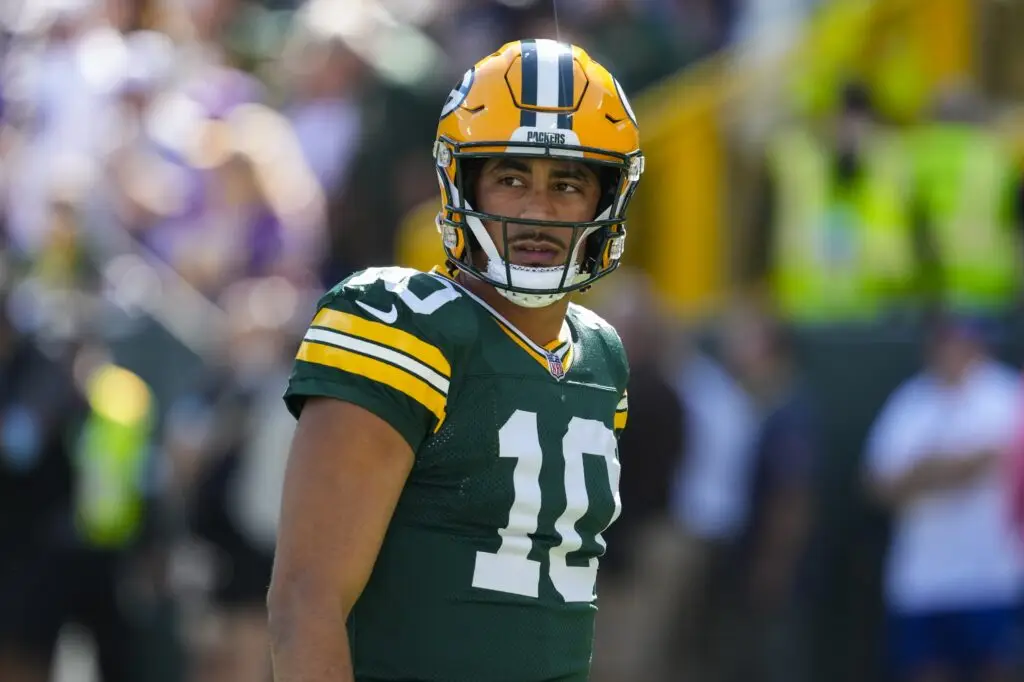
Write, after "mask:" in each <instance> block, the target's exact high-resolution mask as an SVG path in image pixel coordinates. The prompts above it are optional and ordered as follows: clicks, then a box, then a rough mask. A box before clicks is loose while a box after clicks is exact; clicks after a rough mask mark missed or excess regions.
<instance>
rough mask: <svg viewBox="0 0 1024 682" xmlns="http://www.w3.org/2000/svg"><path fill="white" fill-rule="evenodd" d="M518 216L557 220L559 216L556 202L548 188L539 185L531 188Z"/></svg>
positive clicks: (527, 218)
mask: <svg viewBox="0 0 1024 682" xmlns="http://www.w3.org/2000/svg"><path fill="white" fill-rule="evenodd" d="M538 184H539V183H538ZM517 217H519V218H524V219H526V220H555V219H556V218H557V214H556V209H555V202H554V201H553V200H552V197H551V193H550V192H548V190H547V188H546V187H542V186H538V185H535V186H534V187H533V188H531V190H530V191H529V192H527V193H526V196H524V197H523V203H522V204H521V205H520V210H519V215H518V216H517Z"/></svg>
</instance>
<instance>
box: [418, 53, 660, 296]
mask: <svg viewBox="0 0 1024 682" xmlns="http://www.w3.org/2000/svg"><path fill="white" fill-rule="evenodd" d="M433 154H434V161H435V164H436V168H437V174H438V179H439V182H440V184H441V201H442V208H441V211H440V213H439V214H438V217H437V226H438V229H439V230H440V232H441V234H442V238H443V243H444V249H445V253H446V254H447V256H448V259H449V260H450V261H451V263H452V264H453V265H454V266H455V267H457V268H458V269H460V270H462V271H464V272H466V273H468V274H470V275H472V276H474V277H477V278H479V279H482V280H484V281H486V282H488V283H490V284H491V285H493V286H494V287H496V288H497V290H498V291H499V292H501V293H502V294H503V295H504V296H505V297H506V298H508V299H510V300H512V301H513V302H515V303H517V304H519V305H522V306H526V307H541V306H546V305H549V304H551V303H553V302H554V301H557V300H558V299H560V298H562V297H563V296H565V294H566V293H568V292H570V291H574V290H577V289H583V288H585V287H588V286H589V285H590V284H592V283H593V282H594V281H596V280H597V279H599V278H601V277H603V276H605V275H607V274H608V273H610V272H612V271H613V270H615V268H617V267H618V264H619V259H620V258H621V256H622V251H623V247H624V244H625V239H626V226H625V213H626V206H627V205H628V203H629V200H630V198H631V197H632V196H633V192H634V191H635V189H636V186H637V183H638V182H639V180H640V176H641V174H642V173H643V170H644V157H643V154H641V152H640V134H639V130H638V127H637V122H636V117H635V115H634V114H633V110H632V108H631V107H630V105H629V102H628V100H627V99H626V96H625V94H624V93H623V91H622V87H621V86H620V85H619V83H618V81H617V80H615V78H614V77H613V76H612V75H611V74H610V73H609V72H608V71H607V69H605V68H604V67H603V66H601V65H600V64H598V63H597V62H596V61H594V60H593V59H591V58H590V56H589V55H588V54H587V53H586V52H585V51H584V50H582V49H581V48H579V47H578V46H575V45H567V44H564V43H559V42H555V41H553V40H519V41H515V42H511V43H507V44H505V45H503V46H502V47H501V49H499V50H498V51H497V52H495V53H494V54H492V55H489V56H487V57H485V58H484V59H482V60H481V61H480V62H478V63H477V64H476V65H475V66H474V67H473V68H471V69H470V70H469V71H467V72H466V74H465V75H464V76H463V78H462V82H461V83H460V84H459V85H458V87H456V88H455V89H454V90H452V91H451V93H450V94H449V95H448V100H447V101H446V102H445V105H444V108H443V109H442V110H441V119H440V122H439V123H438V127H437V139H436V140H435V142H434V149H433ZM530 155H541V156H547V157H557V158H570V159H577V160H579V161H582V162H584V163H587V164H593V165H594V166H595V170H598V171H599V173H600V175H599V177H601V178H603V182H602V196H601V200H600V202H599V205H598V210H597V215H595V216H594V217H593V219H592V220H589V221H587V222H582V223H575V222H561V221H553V220H532V219H522V218H515V217H510V216H500V215H493V214H489V213H484V212H481V211H478V210H475V208H474V207H473V206H472V205H471V202H472V187H471V186H469V185H468V184H467V180H466V175H467V173H466V163H467V161H469V160H471V159H486V158H490V157H494V156H530ZM483 221H495V222H498V221H500V222H501V224H502V235H503V236H502V239H503V240H504V241H505V244H503V247H504V250H503V251H502V252H503V253H506V254H507V253H508V252H509V251H508V229H507V226H508V224H510V223H515V224H517V225H538V226H544V227H560V228H566V229H571V230H572V239H571V241H569V243H570V244H571V248H570V249H569V254H568V256H567V258H566V261H565V263H564V264H561V265H556V266H552V267H526V266H519V265H514V264H511V263H509V262H508V261H506V260H505V259H503V258H502V257H501V253H502V252H499V250H498V247H497V245H496V244H495V243H494V241H493V240H492V239H491V237H490V236H489V235H488V233H487V231H486V229H485V228H484V224H483ZM477 245H478V246H479V248H480V249H482V250H483V252H484V254H485V255H486V257H487V260H488V263H487V267H486V270H483V271H482V270H481V269H480V268H478V267H475V266H474V264H473V262H472V258H471V255H470V252H471V250H472V247H476V246H477ZM581 249H582V255H581Z"/></svg>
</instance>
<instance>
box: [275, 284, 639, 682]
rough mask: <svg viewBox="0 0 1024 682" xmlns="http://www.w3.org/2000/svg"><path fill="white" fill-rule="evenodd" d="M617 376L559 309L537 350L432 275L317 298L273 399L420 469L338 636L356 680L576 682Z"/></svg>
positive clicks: (582, 319)
mask: <svg viewBox="0 0 1024 682" xmlns="http://www.w3.org/2000/svg"><path fill="white" fill-rule="evenodd" d="M628 372H629V370H628V366H627V363H626V359H625V354H624V352H623V349H622V346H621V342H620V340H619V337H618V335H617V334H616V333H615V331H614V330H613V329H612V328H611V327H610V326H609V325H608V324H607V323H605V322H604V321H602V320H601V319H600V318H599V317H597V316H596V315H595V314H593V313H591V312H590V311H588V310H586V309H585V308H582V307H580V306H577V305H570V307H569V313H568V315H567V319H566V324H565V326H564V327H563V334H562V336H561V338H560V340H559V341H558V342H556V343H555V344H552V345H550V346H548V347H539V346H537V345H535V344H534V343H532V342H530V341H529V340H528V339H527V338H526V337H524V336H523V335H522V334H520V333H519V332H518V331H517V330H516V329H515V328H514V327H513V326H512V325H511V324H510V323H508V322H507V321H506V320H505V319H504V318H502V317H501V316H500V315H499V314H498V313H497V312H496V311H494V310H493V309H492V308H490V307H489V306H488V305H487V304H486V303H484V302H483V301H482V300H480V299H478V298H477V297H476V296H474V295H473V294H472V293H470V292H469V291H468V290H467V289H465V288H463V287H462V285H461V284H459V283H457V282H456V281H454V280H452V279H449V278H448V277H446V276H445V275H443V274H441V273H439V272H437V271H435V272H432V273H422V272H418V271H415V270H408V269H404V268H375V269H371V270H367V271H364V272H361V273H358V274H356V275H353V276H352V277H350V278H349V279H347V280H346V281H344V282H342V283H341V284H339V285H338V286H336V287H335V288H334V289H333V290H331V291H330V292H328V293H327V294H326V295H325V296H324V297H323V299H322V300H321V301H320V305H319V310H318V312H317V314H316V317H315V318H314V320H313V322H312V324H311V325H310V327H309V330H308V331H307V333H306V336H305V339H304V340H303V343H302V345H301V347H300V349H299V352H298V356H297V359H296V362H295V367H294V371H293V374H292V377H291V381H290V384H289V387H288V390H287V393H286V396H285V400H286V403H287V405H288V407H289V409H290V410H291V411H292V413H293V414H294V415H296V416H298V415H299V413H300V411H301V409H302V404H303V400H304V398H305V397H306V396H331V397H334V398H337V399H340V400H345V401H349V402H352V403H355V404H358V405H360V406H362V407H364V408H366V409H368V410H370V411H372V412H373V413H375V414H377V415H379V416H380V417H381V418H382V419H384V420H386V421H387V422H389V423H390V424H391V425H392V426H393V427H394V428H395V429H396V430H397V431H398V432H399V433H401V434H402V436H404V437H405V439H406V440H407V441H408V442H409V445H410V446H411V447H412V449H413V451H414V452H415V464H414V466H413V469H412V472H411V474H410V476H409V479H408V482H407V483H406V486H405V489H404V491H403V493H402V495H401V498H400V500H399V503H398V506H397V509H396V511H395V514H394V517H393V519H392V521H391V524H390V526H389V529H388V532H387V535H386V537H385V539H384V543H383V546H382V548H381V551H380V555H379V557H378V559H377V562H376V564H375V565H374V568H373V573H372V575H371V577H370V580H369V583H368V584H367V586H366V589H365V590H364V592H363V594H362V595H361V597H360V598H359V600H358V602H357V603H356V605H355V607H354V608H353V611H352V613H351V615H350V619H349V623H348V631H349V638H350V644H351V647H352V655H353V659H354V665H355V673H356V679H357V680H359V681H360V682H382V681H384V680H402V681H405V682H413V681H415V682H542V681H554V680H558V681H564V682H570V681H571V682H582V681H584V680H586V679H587V677H588V674H589V668H590V660H591V653H592V644H593V634H594V615H595V611H596V599H595V580H596V575H597V564H598V558H599V557H600V556H601V554H603V552H604V541H603V540H602V538H601V532H602V531H603V530H604V529H605V528H607V527H608V526H609V525H610V524H611V523H612V522H613V521H614V520H615V518H616V517H617V516H618V514H619V511H620V509H621V506H620V502H619V495H618V486H619V459H618V449H617V439H618V434H619V432H620V431H621V429H622V428H623V427H624V426H625V423H626V414H627V399H626V381H627V377H628Z"/></svg>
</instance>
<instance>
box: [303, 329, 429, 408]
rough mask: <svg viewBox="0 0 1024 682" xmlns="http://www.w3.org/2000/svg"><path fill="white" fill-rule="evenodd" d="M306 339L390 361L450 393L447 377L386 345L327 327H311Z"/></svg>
mask: <svg viewBox="0 0 1024 682" xmlns="http://www.w3.org/2000/svg"><path fill="white" fill-rule="evenodd" d="M306 341H314V342H316V343H326V344H329V345H332V346H337V347H338V348H345V349H347V350H352V351H355V352H357V353H362V354H363V355H369V356H370V357H374V358H378V359H380V360H384V361H386V362H390V363H391V364H392V365H397V366H398V367H401V368H402V369H404V370H406V371H407V372H409V373H410V374H414V375H416V376H417V377H419V378H420V379H423V381H426V382H427V383H428V384H430V385H431V386H433V387H434V388H436V389H437V390H439V391H440V392H441V393H443V394H445V395H448V380H447V379H445V378H444V377H443V376H441V375H440V374H438V373H437V372H435V371H434V370H433V369H431V368H430V367H427V366H426V365H425V364H423V363H422V362H420V361H418V360H414V359H413V358H411V357H409V356H408V355H403V354H402V353H399V352H398V351H394V350H391V349H390V348H385V347H384V346H379V345H377V344H375V343H371V342H369V341H364V340H362V339H357V338H354V337H351V336H346V335H344V334H339V333H337V332H332V331H328V330H326V329H315V328H311V329H309V330H308V331H307V332H306Z"/></svg>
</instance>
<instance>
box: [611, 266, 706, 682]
mask: <svg viewBox="0 0 1024 682" xmlns="http://www.w3.org/2000/svg"><path fill="white" fill-rule="evenodd" d="M615 277H616V280H615V284H614V285H613V286H614V292H613V293H611V294H610V295H609V299H610V300H606V301H603V302H602V305H601V306H600V307H599V310H600V312H601V313H602V314H603V315H604V317H605V319H607V320H608V321H609V322H610V323H611V324H613V325H615V327H616V328H617V329H619V330H621V336H622V341H623V344H624V345H625V347H626V354H627V356H628V357H629V363H630V378H629V389H628V390H629V414H630V417H629V423H628V424H627V427H626V430H625V431H623V433H622V435H621V437H620V439H619V457H620V459H621V460H622V462H623V469H622V480H621V482H620V488H619V490H620V496H621V500H622V514H621V515H620V516H619V518H618V520H617V521H616V522H615V523H614V524H613V525H612V526H611V527H610V528H609V529H608V530H607V531H605V533H604V539H605V543H606V546H607V548H608V549H607V551H606V553H605V556H604V557H603V558H602V559H601V573H600V581H601V585H600V587H599V588H598V589H599V591H600V595H601V598H600V599H601V606H600V612H599V616H598V619H597V625H596V628H597V633H598V634H597V644H596V645H595V653H594V656H595V662H594V671H593V679H594V680H595V682H598V681H600V680H605V681H608V682H618V681H619V680H641V679H643V680H657V679H660V677H659V676H660V675H662V674H664V670H663V667H664V652H665V651H666V649H667V648H668V647H669V646H671V636H672V632H673V631H672V628H671V626H672V625H673V624H674V619H675V616H676V612H675V608H674V607H675V603H674V602H673V601H672V600H671V599H669V598H667V597H669V596H670V594H669V593H668V592H667V590H668V589H669V587H670V586H671V585H672V584H673V583H674V580H675V576H674V573H675V571H676V570H677V562H678V548H679V541H678V532H677V530H676V529H675V527H674V524H672V523H671V518H670V517H669V513H668V512H669V492H670V487H671V482H672V481H673V480H674V479H675V477H676V474H677V471H678V470H679V467H680V466H681V464H682V456H683V453H684V451H685V443H686V440H687V419H686V410H685V409H684V406H683V404H682V399H681V398H680V396H679V394H678V393H677V391H676V387H675V386H673V385H672V384H671V383H670V382H669V381H668V378H667V377H668V376H669V375H668V373H667V371H666V370H667V364H666V363H667V362H668V360H669V359H670V358H669V355H668V353H669V352H670V351H671V350H672V344H671V343H668V342H667V340H668V332H669V329H668V325H667V321H666V318H665V316H664V313H663V312H662V311H661V310H660V308H659V305H658V300H657V294H656V292H655V291H654V289H653V287H652V286H651V283H650V282H649V281H648V279H647V278H646V276H645V275H643V274H641V273H630V272H623V271H620V272H619V273H617V274H616V275H615Z"/></svg>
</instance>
